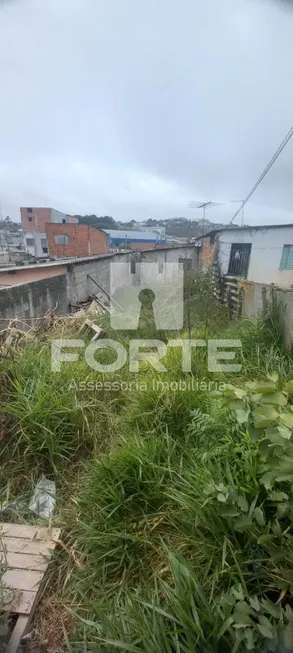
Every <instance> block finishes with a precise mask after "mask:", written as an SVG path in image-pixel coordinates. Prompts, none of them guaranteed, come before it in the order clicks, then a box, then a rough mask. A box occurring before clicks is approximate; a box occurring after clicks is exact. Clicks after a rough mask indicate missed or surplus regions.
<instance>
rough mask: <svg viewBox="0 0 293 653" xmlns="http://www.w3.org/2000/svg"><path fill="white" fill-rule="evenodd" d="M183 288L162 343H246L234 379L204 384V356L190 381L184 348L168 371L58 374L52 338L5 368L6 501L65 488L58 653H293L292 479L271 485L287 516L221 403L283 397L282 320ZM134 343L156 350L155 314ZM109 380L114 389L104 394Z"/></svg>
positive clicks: (244, 433) (206, 284)
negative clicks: (174, 327) (183, 310)
mask: <svg viewBox="0 0 293 653" xmlns="http://www.w3.org/2000/svg"><path fill="white" fill-rule="evenodd" d="M189 283H190V288H191V290H190V292H189V291H188V295H187V299H188V303H189V306H188V311H187V322H186V321H185V329H184V330H183V331H182V332H181V333H180V334H176V333H170V334H167V335H166V334H164V341H166V339H167V338H168V337H171V338H173V339H174V338H175V336H176V335H177V337H178V335H180V338H183V339H187V338H189V337H192V338H193V339H197V340H200V339H202V340H207V339H208V338H213V339H236V340H240V341H241V343H242V349H241V350H240V349H239V351H238V353H237V357H236V359H235V362H238V363H239V362H240V363H241V364H242V369H241V372H239V373H237V374H235V373H234V374H233V373H229V374H228V373H225V374H223V373H214V372H211V371H209V369H208V352H207V348H206V347H197V348H194V349H193V351H192V364H191V369H190V371H189V372H182V351H181V348H180V347H173V348H169V349H168V352H167V354H166V356H165V357H164V358H163V359H162V360H161V362H162V363H163V364H164V365H165V367H166V369H167V373H165V372H158V371H157V370H155V369H154V368H153V367H152V366H151V365H150V364H149V363H145V362H144V363H141V364H140V371H139V373H138V374H133V373H131V372H129V369H128V366H127V365H125V366H124V367H123V368H122V369H121V370H120V371H119V373H111V374H107V375H105V374H102V373H100V372H94V371H93V370H90V368H89V367H88V366H87V365H86V363H85V362H84V360H83V358H82V357H80V360H79V361H77V362H75V363H73V364H71V365H67V364H66V363H62V367H61V371H60V373H53V372H52V371H51V367H50V365H51V360H50V342H49V340H48V339H43V341H42V342H41V343H40V342H35V343H30V344H28V345H27V346H25V347H24V349H23V350H22V352H21V354H20V355H19V357H18V360H17V361H12V362H8V363H6V373H7V383H6V385H5V388H3V394H2V399H3V410H4V411H5V412H4V415H5V420H6V430H5V433H4V435H3V447H2V452H1V463H2V468H1V476H0V479H1V483H0V489H1V493H2V496H4V495H5V496H4V498H6V496H7V492H8V489H9V493H10V495H11V496H16V495H17V493H18V492H20V491H23V488H25V489H26V490H29V488H30V487H32V485H33V483H34V482H35V480H36V479H37V477H38V475H39V474H40V472H44V473H46V474H47V475H51V476H52V477H53V478H54V479H55V480H56V481H57V488H58V495H59V502H58V503H57V513H56V515H55V520H56V521H57V522H58V523H60V524H62V526H63V539H64V542H65V545H64V546H65V549H64V551H63V553H62V555H61V556H60V566H59V572H58V577H59V579H60V582H59V596H60V600H61V601H63V602H64V604H65V606H66V607H67V608H68V609H69V610H70V611H71V613H72V614H73V615H74V618H75V620H76V629H75V632H73V633H70V635H69V634H68V636H67V643H66V644H64V651H65V650H68V651H72V652H74V653H80V652H81V651H87V652H92V653H95V652H99V653H106V652H109V653H113V652H114V651H115V650H120V651H125V652H126V651H133V652H134V653H139V652H141V651H145V652H146V653H159V652H160V653H175V652H176V653H194V652H195V651H199V652H202V653H204V652H206V651H208V652H209V651H210V652H216V651H218V652H220V653H222V652H223V653H224V652H225V653H226V652H227V651H235V652H236V651H240V653H242V652H244V651H246V650H256V651H267V650H278V651H281V650H290V648H289V649H288V646H287V645H288V642H289V644H290V646H293V638H291V640H290V637H291V634H290V633H291V630H292V632H293V614H292V613H291V605H293V599H292V592H293V554H292V553H291V550H292V534H291V527H292V522H291V512H290V511H291V510H292V516H293V508H292V509H291V501H292V505H293V499H291V485H290V483H291V482H290V481H289V482H286V485H285V486H284V485H282V486H281V487H280V488H278V491H280V492H281V493H282V492H284V493H285V494H286V495H287V496H288V503H289V508H288V507H287V508H286V511H285V508H283V510H284V514H281V513H282V510H281V509H280V508H279V507H278V500H276V499H274V496H273V498H272V496H271V495H270V492H269V491H268V489H267V488H266V487H265V485H264V484H263V482H262V477H263V474H264V472H265V471H266V470H265V469H264V466H265V464H266V461H265V460H264V459H263V458H262V451H261V449H260V446H259V444H258V442H256V441H254V439H253V438H252V437H251V435H250V432H249V430H248V428H247V427H246V425H245V424H244V422H243V423H240V424H239V421H237V419H235V415H234V413H233V411H232V413H231V411H230V410H229V408H228V407H227V406H225V405H223V404H222V403H221V400H220V399H219V398H218V397H217V396H216V397H215V396H213V393H212V390H214V389H216V388H218V387H219V384H231V383H233V384H234V385H236V386H239V387H240V388H243V387H244V385H245V382H247V381H251V380H255V379H261V378H263V377H265V376H266V375H267V374H268V373H270V372H273V371H277V372H278V374H279V378H280V381H279V384H280V388H281V387H282V384H283V382H284V381H285V380H288V379H289V378H290V376H291V368H292V360H291V357H290V356H289V355H288V354H286V353H285V352H284V350H283V348H282V344H281V341H280V338H279V331H278V327H277V326H276V322H275V315H274V313H273V312H271V313H266V315H264V316H262V317H261V318H260V320H259V321H258V322H257V323H255V324H252V323H250V322H249V321H244V320H243V321H242V320H240V321H237V322H229V321H228V320H227V316H226V315H225V312H224V311H223V309H221V308H218V307H215V308H213V303H212V286H211V279H210V277H204V278H202V279H199V278H197V279H196V283H195V284H194V282H193V281H192V279H191V280H189ZM104 328H105V330H106V333H107V336H108V337H109V338H113V339H115V338H116V339H118V340H120V341H121V342H122V343H123V344H124V345H125V346H127V344H128V339H129V337H133V333H132V332H129V334H128V333H125V332H124V333H123V337H121V336H122V334H120V333H119V332H115V331H112V330H111V328H110V326H109V324H108V321H107V320H105V321H104ZM75 335H76V334H75ZM136 337H149V338H152V337H156V338H158V337H159V336H158V333H156V334H155V332H154V330H153V324H151V325H150V327H149V329H148V316H147V314H145V319H144V321H143V322H142V323H141V324H140V325H139V334H136ZM110 356H111V354H110V352H104V353H103V357H104V358H103V360H104V361H108V362H110V360H111V359H110ZM133 377H135V379H134V378H133ZM105 381H107V382H110V383H111V382H113V381H117V382H118V385H117V388H116V389H114V388H113V386H110V389H108V390H106V389H105V385H104V383H105ZM97 382H99V383H100V386H99V388H97V387H96V383H97ZM122 382H123V383H124V384H126V386H125V387H126V388H127V389H123V386H122V385H121V383H122ZM166 382H167V383H168V385H166ZM172 382H173V386H172V385H171V386H170V384H171V383H172ZM131 383H132V385H130V384H131ZM180 384H181V385H180ZM217 384H218V385H217ZM237 400H238V399H237V396H236V401H237ZM4 404H5V406H4ZM242 410H243V409H242ZM288 410H290V408H288ZM287 462H288V464H291V458H290V460H289V461H287ZM292 480H293V477H292ZM7 488H8V489H7ZM0 498H1V496H0ZM286 501H287V500H286ZM281 503H282V501H281ZM239 520H240V521H239ZM68 552H69V555H70V554H71V555H70V559H69V560H68V558H67V554H68ZM69 570H70V571H69ZM290 574H291V575H292V578H291V576H290ZM286 646H287V649H286ZM282 647H283V649H282ZM284 647H285V648H284Z"/></svg>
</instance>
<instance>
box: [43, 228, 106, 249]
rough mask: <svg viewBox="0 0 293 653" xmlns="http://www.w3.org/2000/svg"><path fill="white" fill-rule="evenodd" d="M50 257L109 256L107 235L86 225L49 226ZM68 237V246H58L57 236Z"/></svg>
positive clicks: (47, 231)
mask: <svg viewBox="0 0 293 653" xmlns="http://www.w3.org/2000/svg"><path fill="white" fill-rule="evenodd" d="M46 235H47V240H48V247H49V253H50V256H60V257H63V256H77V257H81V256H95V255H96V254H107V252H108V245H107V235H106V234H105V233H104V232H103V231H100V230H99V229H95V227H90V226H88V225H86V224H53V223H51V224H47V225H46ZM57 235H62V236H68V244H67V245H56V243H55V236H57Z"/></svg>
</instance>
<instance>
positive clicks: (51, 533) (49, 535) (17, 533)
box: [0, 524, 60, 540]
mask: <svg viewBox="0 0 293 653" xmlns="http://www.w3.org/2000/svg"><path fill="white" fill-rule="evenodd" d="M2 534H3V535H7V536H9V537H22V538H24V539H27V540H52V539H53V540H58V538H59V537H60V528H47V526H42V527H40V526H28V525H27V524H0V536H1V535H2Z"/></svg>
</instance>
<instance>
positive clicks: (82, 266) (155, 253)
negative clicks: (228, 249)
mask: <svg viewBox="0 0 293 653" xmlns="http://www.w3.org/2000/svg"><path fill="white" fill-rule="evenodd" d="M62 226H64V225H62ZM133 256H138V257H139V258H138V259H136V260H141V259H140V257H143V261H144V262H156V261H157V262H158V263H160V262H161V263H166V262H167V263H168V262H172V263H174V262H178V261H179V260H180V259H191V260H192V268H193V269H196V268H197V266H198V248H195V247H182V248H180V247H178V248H171V249H170V250H167V249H162V250H159V249H158V250H152V251H150V252H143V253H140V252H139V253H137V254H131V253H128V254H116V255H115V254H107V255H105V256H97V257H96V258H95V257H93V258H91V259H80V260H76V261H73V262H62V263H61V262H60V274H57V275H56V266H55V265H51V266H48V268H47V269H48V274H50V273H51V274H54V276H51V277H50V278H49V277H47V278H43V279H38V280H36V281H30V282H29V283H22V284H18V285H14V286H10V287H9V288H0V317H2V318H13V317H19V318H22V319H26V318H31V317H38V316H41V315H44V313H46V311H48V310H53V309H54V307H55V305H56V303H57V309H56V312H57V313H58V314H59V315H66V314H68V313H70V310H71V309H70V304H71V303H72V304H77V303H78V302H81V301H85V300H86V299H88V296H89V295H91V294H93V293H97V292H99V289H98V287H97V286H96V284H95V283H94V281H92V280H91V279H89V277H88V275H89V274H90V275H91V276H92V277H93V279H95V280H96V281H97V282H98V283H99V284H100V285H101V286H102V288H104V290H106V291H107V292H108V293H109V292H110V270H111V265H112V264H114V265H115V264H116V263H119V262H124V263H125V262H126V263H129V264H130V260H131V258H130V257H133ZM57 267H58V270H59V266H57ZM45 269H46V268H45V266H44V267H43V266H42V273H44V274H45ZM61 272H62V273H61ZM24 273H25V269H24ZM127 278H128V275H126V277H125V279H123V278H122V276H121V278H120V279H119V283H120V284H121V286H123V285H124V284H125V283H126V280H127ZM0 324H1V322H0Z"/></svg>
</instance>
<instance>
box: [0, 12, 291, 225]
mask: <svg viewBox="0 0 293 653" xmlns="http://www.w3.org/2000/svg"><path fill="white" fill-rule="evenodd" d="M291 4H292V3H291ZM292 28H293V11H291V10H290V3H289V0H288V2H285V0H283V1H281V0H280V2H278V1H277V0H266V1H265V0H238V1H237V2H236V3H235V1H234V2H233V0H222V2H218V0H206V1H205V2H204V3H203V2H201V1H200V0H183V1H181V2H179V0H160V2H157V0H140V2H137V0H123V2H121V1H120V0H108V2H107V3H105V2H104V0H58V1H57V0H42V2H39V0H11V2H9V1H8V0H7V2H6V3H3V1H2V3H0V35H1V38H0V62H1V63H0V66H1V81H2V84H1V90H2V101H1V105H0V142H1V162H0V194H1V196H2V204H3V212H5V213H10V215H11V216H13V217H17V216H18V210H17V208H18V206H19V205H20V204H26V205H31V204H40V205H48V204H49V205H51V206H55V207H56V208H59V209H61V210H65V211H72V212H78V213H80V212H85V213H86V212H96V213H98V214H99V213H100V214H105V213H107V214H112V215H114V216H115V217H116V218H117V219H119V218H120V219H128V218H137V219H144V218H147V217H150V216H156V217H167V216H172V215H186V216H190V215H191V216H194V217H197V216H198V217H199V214H198V212H196V211H192V212H189V211H188V209H187V205H188V202H189V201H190V200H192V199H215V200H219V201H223V202H224V201H226V200H229V199H238V198H243V197H245V195H246V194H247V192H248V191H249V190H250V188H251V187H252V186H253V184H254V182H255V180H256V179H257V177H258V175H259V174H260V173H261V171H262V170H263V168H264V167H265V165H266V164H267V162H268V160H269V159H270V157H271V156H272V154H273V152H274V150H275V149H276V148H277V147H278V145H279V143H280V142H281V140H282V139H283V137H284V135H285V133H286V132H287V131H288V129H289V128H290V126H291V124H292V122H293V112H292V106H293V86H292V82H291V80H292V78H293V56H292V54H293V47H292V45H291V40H292ZM292 160H293V139H292V141H291V143H290V144H289V145H288V147H287V149H286V150H285V151H284V152H283V154H282V156H281V157H280V159H279V161H278V162H277V164H276V165H275V166H274V168H273V169H272V171H271V172H270V173H269V175H268V177H267V178H266V180H265V181H264V183H263V184H262V186H261V187H260V188H259V189H258V191H257V193H256V194H255V197H254V199H253V200H251V202H250V203H249V205H248V206H247V208H246V213H245V216H246V219H247V221H251V222H254V223H256V222H263V223H264V222H267V221H271V222H274V221H276V222H278V221H281V220H282V221H292V217H291V216H292V210H293V195H292V190H291V188H292V182H291V177H292V173H293V163H292ZM235 208H236V205H235V204H230V205H227V206H224V207H219V208H217V209H213V210H211V211H210V213H209V216H210V219H214V220H218V219H223V220H224V221H228V220H229V219H230V218H231V216H232V214H233V211H235Z"/></svg>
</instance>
